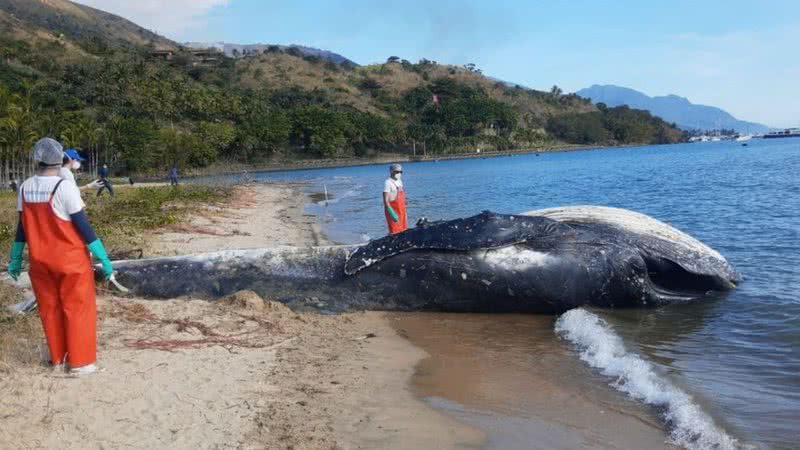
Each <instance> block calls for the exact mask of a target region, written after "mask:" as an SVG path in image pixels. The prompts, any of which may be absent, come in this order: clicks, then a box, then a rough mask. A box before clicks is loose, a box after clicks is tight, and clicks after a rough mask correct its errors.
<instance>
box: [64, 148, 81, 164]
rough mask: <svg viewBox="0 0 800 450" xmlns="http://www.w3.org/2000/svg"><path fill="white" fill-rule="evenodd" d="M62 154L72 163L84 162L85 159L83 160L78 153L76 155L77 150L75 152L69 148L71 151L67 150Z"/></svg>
mask: <svg viewBox="0 0 800 450" xmlns="http://www.w3.org/2000/svg"><path fill="white" fill-rule="evenodd" d="M64 154H65V155H67V158H69V159H71V160H73V161H86V160H85V159H84V158H83V157H82V156H81V154H80V153H78V151H77V150H75V149H74V148H71V149H69V150H67V151H65V152H64Z"/></svg>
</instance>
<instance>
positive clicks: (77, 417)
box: [0, 185, 484, 449]
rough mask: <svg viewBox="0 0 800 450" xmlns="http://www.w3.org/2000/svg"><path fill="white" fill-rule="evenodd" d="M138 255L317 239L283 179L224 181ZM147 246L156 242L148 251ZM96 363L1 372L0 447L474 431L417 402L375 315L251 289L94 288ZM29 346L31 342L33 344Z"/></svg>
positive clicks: (323, 445) (302, 444)
mask: <svg viewBox="0 0 800 450" xmlns="http://www.w3.org/2000/svg"><path fill="white" fill-rule="evenodd" d="M236 189H237V195H236V196H235V200H234V201H233V202H231V203H230V204H229V205H227V206H226V207H225V208H215V207H209V208H203V209H202V210H198V212H197V214H196V215H195V217H194V218H193V219H192V220H191V222H190V224H188V225H187V226H186V228H185V229H184V231H182V232H176V231H175V230H171V231H169V232H164V233H156V234H155V235H154V238H153V239H154V240H153V241H151V244H152V245H150V246H149V248H150V249H151V250H150V252H149V253H150V254H156V253H160V254H189V253H196V252H202V251H211V250H218V249H223V248H247V247H263V246H269V245H277V244H289V245H312V244H315V243H317V242H319V240H320V238H319V233H318V232H317V230H315V229H314V227H313V218H309V217H306V216H304V214H303V210H302V204H303V201H304V200H303V198H302V196H301V195H299V194H298V193H297V191H295V190H294V189H293V188H292V187H291V186H287V185H257V186H245V187H240V188H236ZM154 250H157V251H154ZM98 312H99V313H98V346H99V349H98V351H99V363H100V365H101V366H102V367H104V371H103V372H102V373H99V374H95V375H92V376H89V377H85V378H78V379H76V378H69V377H66V376H65V375H64V374H57V373H52V372H51V371H49V370H48V369H46V368H44V367H43V366H30V367H18V368H15V370H13V371H12V372H10V373H7V374H4V377H3V378H2V379H1V380H0V406H1V407H0V448H59V449H73V448H74V449H93V448H97V449H106V448H142V449H144V448H147V449H151V448H186V449H190V448H191V449H195V448H204V449H205V448H208V449H227V448H268V449H279V448H287V449H288V448H296V449H317V448H319V449H328V448H330V449H333V448H365V449H366V448H408V449H412V448H413V449H417V448H454V447H462V448H475V447H479V446H480V445H481V443H482V442H483V439H484V437H483V435H482V434H481V433H480V432H478V431H476V430H474V429H472V428H469V427H467V426H465V425H461V424H459V423H457V422H456V421H454V420H453V419H450V418H448V417H446V416H444V415H443V414H441V413H439V412H436V411H434V410H432V409H430V408H428V407H427V406H425V405H424V403H422V402H420V401H419V400H417V399H416V398H415V397H414V395H413V394H412V393H411V391H410V388H409V387H408V380H409V378H410V376H411V375H412V372H413V367H414V366H415V364H416V362H418V361H419V360H420V359H421V358H423V357H424V356H425V353H424V352H422V351H421V350H419V349H417V348H415V347H414V346H412V345H411V344H410V343H408V342H407V341H406V340H404V339H402V338H401V337H399V336H398V335H397V334H396V333H395V332H394V330H393V328H392V327H391V326H390V324H389V323H388V321H387V320H386V319H385V316H384V315H383V314H381V313H358V314H347V315H343V316H335V317H332V316H327V317H326V316H319V315H314V314H306V315H297V314H295V313H293V312H291V311H289V310H288V309H286V308H285V307H284V306H283V305H280V304H276V303H274V302H269V301H267V302H264V301H263V300H262V299H260V298H258V296H257V295H255V294H252V293H243V294H241V295H239V296H237V297H236V298H233V299H229V300H227V301H221V302H215V303H210V302H205V301H199V300H191V299H178V300H169V301H148V300H141V299H132V298H121V297H116V296H114V295H113V294H110V293H108V292H105V293H101V295H100V296H99V298H98ZM40 347H43V345H41V346H40Z"/></svg>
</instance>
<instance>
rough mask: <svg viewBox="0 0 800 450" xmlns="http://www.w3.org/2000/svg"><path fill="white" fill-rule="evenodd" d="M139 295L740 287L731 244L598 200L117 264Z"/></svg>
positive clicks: (477, 295) (557, 299)
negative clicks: (360, 241) (303, 243)
mask: <svg viewBox="0 0 800 450" xmlns="http://www.w3.org/2000/svg"><path fill="white" fill-rule="evenodd" d="M115 269H117V271H118V275H117V278H118V280H119V281H120V282H121V283H122V284H123V285H125V286H127V287H128V288H130V289H131V290H132V292H133V293H134V294H136V295H141V296H144V297H150V298H176V297H181V296H192V297H199V298H207V299H217V298H220V297H223V296H225V295H228V294H231V293H233V292H236V291H239V290H243V289H249V290H253V291H255V292H257V293H258V294H259V295H261V296H263V297H264V298H269V299H276V300H279V301H282V302H284V303H287V304H288V305H289V306H291V307H298V308H302V307H312V308H317V309H322V310H326V311H332V312H338V311H346V310H359V309H376V310H401V311H422V310H427V311H454V312H455V311H458V312H522V313H528V312H531V313H559V312H563V311H566V310H569V309H571V308H574V307H577V306H581V305H593V306H600V307H640V306H655V305H663V304H669V303H676V302H687V301H692V300H699V299H702V298H705V297H708V296H710V295H713V294H715V293H719V292H724V291H727V290H730V289H732V288H734V287H735V286H736V283H737V282H738V280H739V277H738V275H737V273H736V272H735V270H734V269H733V268H732V267H731V265H730V264H728V262H727V261H726V260H725V258H723V257H722V256H721V255H720V254H719V253H717V252H716V251H714V250H713V249H711V248H709V247H708V246H706V245H704V244H703V243H701V242H700V241H698V240H696V239H694V238H692V237H691V236H689V235H687V234H685V233H682V232H680V231H678V230H676V229H675V228H673V227H671V226H669V225H667V224H664V223H662V222H659V221H657V220H655V219H653V218H650V217H648V216H645V215H643V214H639V213H635V212H631V211H627V210H622V209H615V208H604V207H594V206H578V207H565V208H556V209H549V210H542V211H534V212H530V213H525V214H523V215H505V214H495V213H491V212H484V213H481V214H478V215H476V216H473V217H468V218H463V219H455V220H448V221H441V222H431V223H422V224H419V225H418V226H417V227H415V228H413V229H409V230H408V231H405V232H403V233H400V234H397V235H393V236H387V237H384V238H381V239H377V240H374V241H371V242H369V243H368V244H365V245H361V246H330V247H309V248H293V247H277V248H267V249H253V250H230V251H221V252H215V253H208V254H201V255H194V256H179V257H166V258H154V259H144V260H135V261H119V262H115Z"/></svg>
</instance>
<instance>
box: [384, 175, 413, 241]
mask: <svg viewBox="0 0 800 450" xmlns="http://www.w3.org/2000/svg"><path fill="white" fill-rule="evenodd" d="M389 206H391V207H392V209H393V210H394V212H396V213H397V217H398V219H399V220H398V221H397V222H395V221H394V220H392V216H390V215H389V211H387V210H386V209H385V208H384V211H383V213H384V214H385V215H386V223H388V224H389V234H397V233H400V232H403V231H406V229H408V217H407V216H406V192H405V190H403V188H402V187H400V186H398V187H397V197H396V198H395V199H394V200H392V201H390V202H389Z"/></svg>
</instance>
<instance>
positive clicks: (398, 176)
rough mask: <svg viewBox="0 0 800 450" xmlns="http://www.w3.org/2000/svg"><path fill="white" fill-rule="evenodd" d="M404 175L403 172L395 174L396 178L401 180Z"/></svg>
mask: <svg viewBox="0 0 800 450" xmlns="http://www.w3.org/2000/svg"><path fill="white" fill-rule="evenodd" d="M402 176H403V174H402V173H396V174H394V179H395V180H397V181H400V178H401V177H402Z"/></svg>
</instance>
